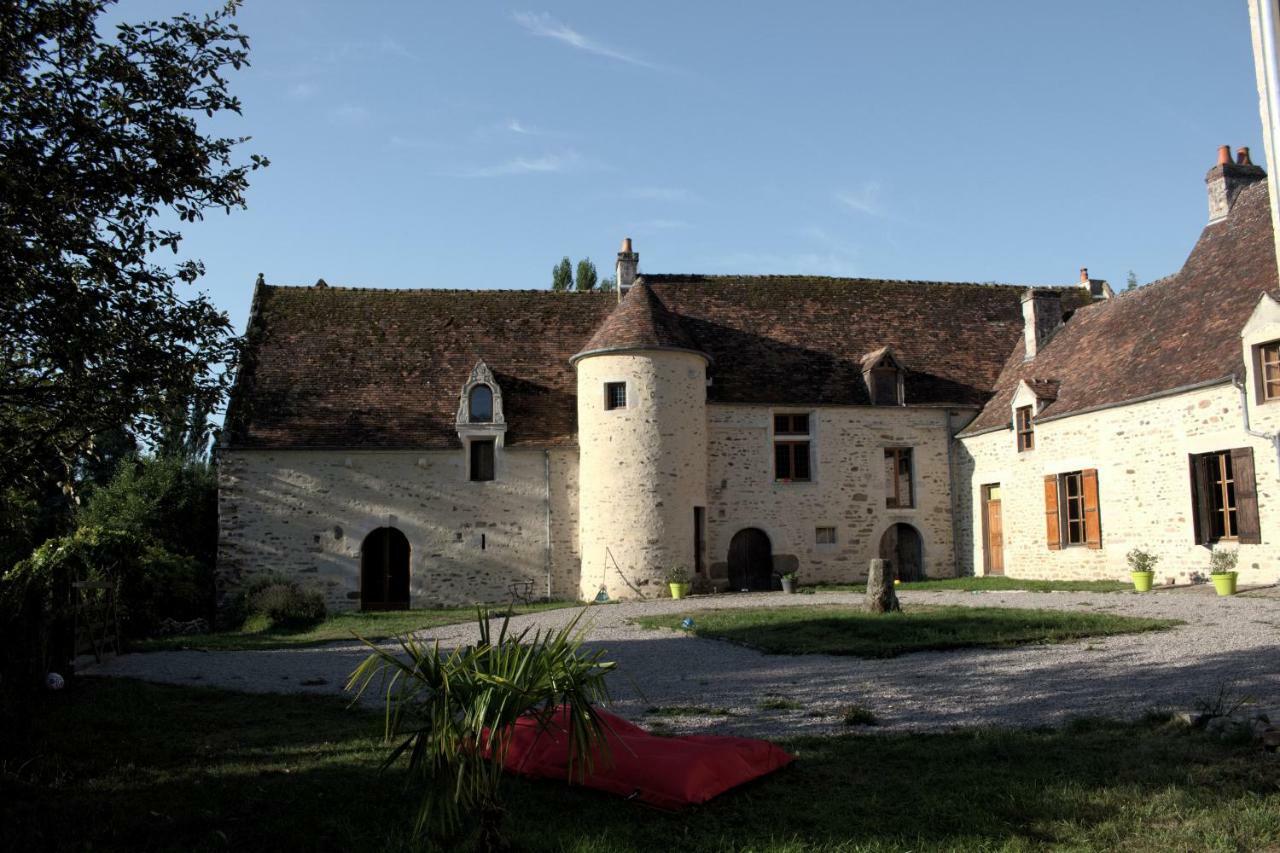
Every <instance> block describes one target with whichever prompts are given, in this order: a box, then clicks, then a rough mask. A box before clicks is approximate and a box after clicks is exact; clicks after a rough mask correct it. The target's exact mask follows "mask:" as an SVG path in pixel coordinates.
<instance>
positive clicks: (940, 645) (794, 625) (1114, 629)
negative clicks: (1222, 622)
mask: <svg viewBox="0 0 1280 853" xmlns="http://www.w3.org/2000/svg"><path fill="white" fill-rule="evenodd" d="M686 616H691V617H693V621H694V627H693V629H692V630H693V633H695V634H697V635H698V636H699V637H707V638H709V639H713V640H728V641H729V642H731V643H738V644H739V645H743V646H750V647H751V648H753V649H759V650H760V651H762V652H766V653H767V654H778V655H803V654H823V655H854V656H856V657H863V658H891V657H897V656H898V655H904V654H910V653H911V652H923V651H937V650H942V649H964V648H973V647H1001V646H1025V645H1032V644H1036V643H1064V642H1069V641H1071V640H1079V639H1083V638H1085V637H1098V636H1106V635H1108V634H1132V633H1136V632H1139V631H1158V630H1162V629H1164V628H1170V627H1173V626H1174V625H1178V624H1180V623H1179V622H1176V621H1173V620H1169V619H1142V618H1138V617H1134V616H1115V615H1112V614H1110V613H1075V612H1070V611H1059V610H1025V609H1022V608H1016V607H931V606H916V607H906V608H904V609H903V612H901V613H889V614H884V615H874V614H870V613H864V612H863V611H862V610H861V609H860V608H858V607H853V606H849V605H840V604H819V605H813V606H796V607H751V608H743V609H741V610H738V609H733V610H729V609H725V610H697V611H692V612H687V613H674V614H670V615H663V616H641V617H638V618H636V619H635V620H634V621H635V622H636V624H638V625H640V626H642V627H645V628H677V629H678V628H679V627H680V622H681V620H683V619H684V618H685V617H686Z"/></svg>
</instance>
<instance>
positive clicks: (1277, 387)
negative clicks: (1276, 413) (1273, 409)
mask: <svg viewBox="0 0 1280 853" xmlns="http://www.w3.org/2000/svg"><path fill="white" fill-rule="evenodd" d="M1253 352H1254V369H1255V370H1256V371H1257V375H1258V402H1259V403H1271V402H1274V401H1276V400H1280V341H1272V342H1271V343H1267V344H1262V345H1261V346H1256V347H1254V348H1253Z"/></svg>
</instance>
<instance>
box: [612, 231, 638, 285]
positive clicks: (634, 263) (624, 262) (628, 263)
mask: <svg viewBox="0 0 1280 853" xmlns="http://www.w3.org/2000/svg"><path fill="white" fill-rule="evenodd" d="M639 268H640V253H639V252H633V251H631V238H630V237H623V238H622V249H621V250H620V251H619V252H618V266H617V270H616V271H617V276H618V298H619V299H621V298H622V294H623V293H626V292H627V290H628V289H630V287H631V285H633V284H635V282H636V271H637V270H638V269H639Z"/></svg>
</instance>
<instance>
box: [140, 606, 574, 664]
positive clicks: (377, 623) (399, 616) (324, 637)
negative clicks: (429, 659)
mask: <svg viewBox="0 0 1280 853" xmlns="http://www.w3.org/2000/svg"><path fill="white" fill-rule="evenodd" d="M581 606H583V605H582V604H581V602H577V601H547V602H540V603H538V604H530V605H520V606H519V607H516V608H515V610H514V611H513V612H514V613H516V614H520V613H533V612H535V611H539V610H558V609H559V608H562V607H581ZM487 607H488V608H489V609H490V610H492V611H494V612H497V613H505V612H506V606H505V605H501V604H490V605H487ZM475 617H476V609H475V607H474V606H472V607H444V608H440V609H438V610H390V611H383V612H376V613H375V612H371V613H360V612H353V613H335V614H333V615H332V616H329V617H328V618H327V619H325V620H324V621H323V622H321V623H320V624H319V625H316V626H314V627H311V628H304V629H302V630H299V631H284V630H273V629H272V628H270V627H269V626H268V625H267V623H266V622H265V621H255V620H252V619H251V620H250V621H248V622H246V623H245V624H244V625H243V626H242V627H241V628H239V629H237V630H234V631H217V632H215V633H212V634H196V635H192V636H184V637H164V638H161V639H155V640H143V641H141V642H137V643H133V644H131V648H132V649H133V650H134V651H139V652H155V651H162V650H165V649H204V650H208V651H248V650H252V649H284V648H289V647H291V646H313V645H316V644H317V643H332V642H334V641H338V640H350V639H351V638H352V636H351V635H352V634H353V633H355V634H359V635H360V636H361V637H364V638H365V639H366V640H385V639H387V638H388V637H394V636H396V635H398V634H407V633H409V632H411V631H421V630H422V629H424V628H435V627H438V626H440V625H454V624H457V623H458V622H472V621H474V620H475Z"/></svg>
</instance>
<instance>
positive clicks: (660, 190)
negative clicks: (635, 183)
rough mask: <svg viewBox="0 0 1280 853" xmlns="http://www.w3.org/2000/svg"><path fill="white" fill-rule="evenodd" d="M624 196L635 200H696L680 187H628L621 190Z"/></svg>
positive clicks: (691, 194) (696, 198)
mask: <svg viewBox="0 0 1280 853" xmlns="http://www.w3.org/2000/svg"><path fill="white" fill-rule="evenodd" d="M622 195H623V197H624V198H630V199H635V200H636V201H672V202H676V201H679V202H687V201H697V200H698V197H697V196H695V195H694V194H693V193H691V192H689V191H688V190H686V189H683V188H682V187H630V188H629V189H626V190H623V193H622Z"/></svg>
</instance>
